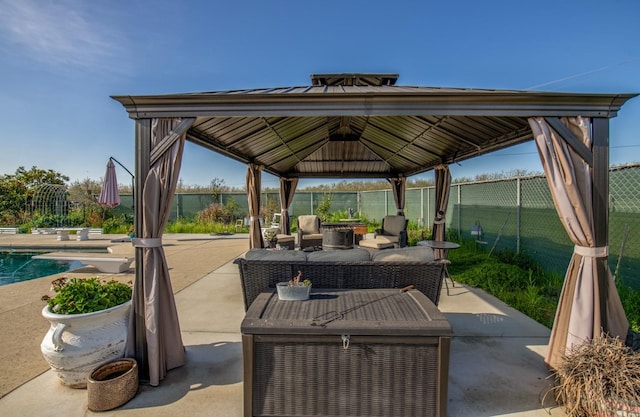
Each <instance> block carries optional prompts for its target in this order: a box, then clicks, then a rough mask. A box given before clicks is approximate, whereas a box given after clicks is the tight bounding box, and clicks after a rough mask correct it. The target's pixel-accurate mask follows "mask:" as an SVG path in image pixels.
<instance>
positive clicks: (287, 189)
mask: <svg viewBox="0 0 640 417" xmlns="http://www.w3.org/2000/svg"><path fill="white" fill-rule="evenodd" d="M297 186H298V178H280V233H282V234H284V235H290V234H291V222H290V221H289V207H291V203H292V202H293V196H294V194H295V193H296V187H297Z"/></svg>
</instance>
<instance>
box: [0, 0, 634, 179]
mask: <svg viewBox="0 0 640 417" xmlns="http://www.w3.org/2000/svg"><path fill="white" fill-rule="evenodd" d="M639 17H640V2H639V1H638V0H606V1H604V0H563V1H557V0H553V1H550V0H536V1H513V0H504V1H493V0H485V1H477V0H464V1H462V0H449V1H442V0H437V1H432V0H420V1H403V0H398V1H396V2H393V3H392V2H389V1H378V0H353V1H345V0H342V1H340V0H323V1H321V2H311V1H304V0H287V1H284V0H282V1H280V0H255V1H248V0H234V1H228V0H227V1H218V0H204V1H189V0H183V1H175V0H170V1H165V0H136V1H130V0H110V1H99V0H97V1H86V0H0V145H1V146H0V149H1V152H0V175H5V174H13V173H15V171H16V169H18V168H19V167H20V166H24V167H25V168H27V169H29V168H31V167H32V166H37V167H38V168H41V169H53V170H55V171H58V172H60V173H62V174H64V175H67V176H69V177H70V182H74V181H83V180H85V179H92V180H96V181H100V180H101V179H102V177H103V176H104V174H105V169H106V164H107V161H108V159H109V157H114V158H116V159H117V160H118V161H119V162H120V163H122V164H123V165H124V166H125V167H127V168H128V169H129V170H130V171H131V172H134V163H133V161H134V122H133V121H132V120H131V119H129V117H128V114H127V113H126V111H125V110H124V107H122V105H121V104H120V103H118V102H116V101H115V100H113V99H111V97H110V96H112V95H146V94H149V95H153V94H168V93H188V92H204V91H224V90H236V89H245V88H263V87H287V86H303V85H309V84H310V78H309V76H310V74H315V73H343V72H369V73H379V72H382V73H397V74H399V75H400V76H399V79H398V82H397V84H399V85H414V86H433V87H462V88H490V89H514V90H531V91H558V92H588V93H640V24H638V18H639ZM637 121H640V97H637V98H634V99H632V100H630V101H629V102H627V104H625V105H624V106H623V107H622V109H621V110H620V111H619V112H618V117H617V118H614V119H611V122H610V146H611V150H610V162H611V164H615V165H618V164H625V163H632V162H638V161H640V128H638V127H637V126H635V125H634V122H637ZM450 169H451V173H452V176H453V178H454V179H455V178H461V177H466V178H473V177H475V176H476V175H481V174H491V173H494V174H495V173H509V172H513V171H514V170H516V169H518V170H527V171H531V172H542V166H541V164H540V161H539V157H538V154H537V152H536V150H535V146H534V145H533V143H532V142H530V143H527V144H523V145H518V146H514V147H511V148H508V149H505V150H502V151H499V152H494V153H492V154H488V155H486V156H482V157H478V158H474V159H471V160H467V161H463V162H460V163H458V164H453V165H451V168H450ZM117 172H118V182H120V183H123V184H130V178H131V177H130V176H129V174H127V172H126V171H125V170H124V169H122V168H120V167H117ZM245 175H246V167H245V166H244V165H243V164H240V163H239V162H236V161H234V160H231V159H229V158H227V157H224V156H221V155H219V154H217V153H214V152H211V151H207V150H205V149H204V148H201V147H199V146H197V145H194V144H191V143H189V142H187V144H186V146H185V152H184V156H183V161H182V169H181V172H180V179H181V180H182V184H183V185H208V184H209V183H210V182H211V181H212V180H213V179H214V178H217V179H222V180H223V181H224V184H226V185H228V186H232V187H240V188H242V187H244V184H245ZM418 178H426V179H433V172H428V173H425V174H421V175H420V176H419V177H418ZM338 181H339V180H337V179H326V180H321V181H318V180H301V182H300V184H299V185H298V187H299V188H304V186H306V185H314V184H315V183H317V182H323V183H334V182H338ZM262 184H263V187H277V186H278V181H277V179H276V178H275V177H273V176H271V175H269V174H266V175H263V181H262Z"/></svg>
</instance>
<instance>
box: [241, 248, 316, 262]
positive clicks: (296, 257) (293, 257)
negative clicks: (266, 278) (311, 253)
mask: <svg viewBox="0 0 640 417" xmlns="http://www.w3.org/2000/svg"><path fill="white" fill-rule="evenodd" d="M244 257H245V259H249V260H259V261H306V260H307V254H306V253H304V252H301V251H297V250H265V249H250V250H249V251H248V252H247V253H246V254H245V256H244Z"/></svg>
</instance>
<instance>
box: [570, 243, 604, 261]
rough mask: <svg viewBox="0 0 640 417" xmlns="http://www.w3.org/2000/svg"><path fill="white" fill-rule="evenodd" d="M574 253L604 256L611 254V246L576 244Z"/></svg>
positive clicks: (593, 256)
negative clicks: (593, 246)
mask: <svg viewBox="0 0 640 417" xmlns="http://www.w3.org/2000/svg"><path fill="white" fill-rule="evenodd" d="M573 253H575V254H576V255H581V256H587V257H590V258H604V257H605V256H609V246H599V247H595V248H592V247H589V246H579V245H575V246H574V248H573Z"/></svg>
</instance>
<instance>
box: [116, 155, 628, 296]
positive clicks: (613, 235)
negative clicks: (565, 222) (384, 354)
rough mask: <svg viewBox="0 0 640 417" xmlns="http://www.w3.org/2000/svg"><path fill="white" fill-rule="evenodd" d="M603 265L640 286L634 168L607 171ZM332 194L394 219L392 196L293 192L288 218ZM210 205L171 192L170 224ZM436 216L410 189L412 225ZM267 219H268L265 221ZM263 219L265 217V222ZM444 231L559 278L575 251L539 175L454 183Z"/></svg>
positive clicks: (424, 192)
mask: <svg viewBox="0 0 640 417" xmlns="http://www.w3.org/2000/svg"><path fill="white" fill-rule="evenodd" d="M609 187H610V188H609V191H610V197H609V202H610V211H609V263H610V267H611V271H612V272H614V273H615V274H616V276H617V277H618V278H619V279H622V280H624V282H625V283H627V284H628V285H630V286H631V287H633V288H640V274H639V273H637V272H636V271H639V270H640V238H639V237H638V231H640V164H628V165H624V166H619V167H613V168H611V169H610V172H609ZM329 195H330V196H331V199H332V204H331V209H330V210H331V212H336V211H344V212H346V211H348V210H349V208H353V209H354V211H355V213H356V214H357V216H361V217H363V218H366V219H367V220H369V221H371V222H379V221H380V220H381V219H382V218H383V217H384V216H385V215H388V214H395V213H396V206H395V202H394V199H393V193H392V191H391V190H380V191H364V192H342V191H340V192H338V191H335V192H309V191H298V192H296V194H295V196H294V199H293V204H292V205H291V208H290V215H291V217H292V218H295V217H297V216H299V215H302V214H313V213H315V212H316V209H317V208H318V207H319V206H320V205H321V203H322V201H323V200H324V199H326V198H328V197H329ZM229 199H233V200H234V201H235V202H236V203H237V204H238V206H239V209H238V215H239V217H244V216H246V215H247V213H248V211H249V210H248V203H247V196H246V193H223V194H221V195H220V196H218V201H216V202H218V203H222V204H224V203H226V202H228V201H229ZM121 201H122V204H121V206H119V207H118V208H117V210H120V211H121V212H126V213H132V211H131V207H132V204H131V196H130V195H123V196H121ZM213 202H214V197H213V196H212V195H211V194H176V198H175V200H174V207H173V210H172V213H171V219H177V218H181V217H182V218H189V217H194V216H195V215H196V214H197V212H198V211H200V210H203V209H204V208H206V207H207V206H209V205H210V204H212V203H213ZM261 205H262V206H263V208H264V209H263V211H266V212H269V211H270V212H279V210H280V197H279V194H278V193H277V192H269V193H262V194H261ZM434 212H435V188H434V187H426V188H415V189H408V190H407V191H406V194H405V216H406V217H407V218H408V219H409V221H410V222H411V223H412V224H415V225H418V226H426V227H430V226H431V222H432V220H433V213H434ZM266 217H269V216H266ZM265 220H266V221H269V220H270V218H267V219H265ZM446 222H447V228H448V229H450V230H453V231H457V232H458V233H459V234H460V235H461V236H462V237H464V238H470V239H477V238H478V236H474V235H472V234H471V229H472V227H475V226H476V225H480V226H481V227H482V230H483V232H484V234H483V236H482V239H481V241H482V242H484V243H479V244H480V245H483V246H485V247H486V248H487V249H491V248H494V247H495V250H503V249H507V250H510V251H514V252H517V253H524V254H527V255H529V256H530V257H531V258H533V259H535V260H536V261H538V262H540V263H541V264H542V266H543V267H544V268H545V269H547V270H551V271H555V272H558V273H560V274H564V273H565V271H566V268H567V265H568V263H569V260H570V258H571V254H572V252H573V244H572V243H571V241H570V239H569V238H568V236H567V234H566V232H565V230H564V228H563V226H562V224H561V223H560V220H559V218H558V214H557V212H556V209H555V207H554V204H553V198H552V197H551V192H550V191H549V187H548V185H547V181H546V178H545V177H544V176H543V175H540V176H531V177H520V178H512V179H505V180H495V181H486V182H474V183H464V184H453V185H452V186H451V190H450V196H449V206H448V208H447V215H446Z"/></svg>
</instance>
